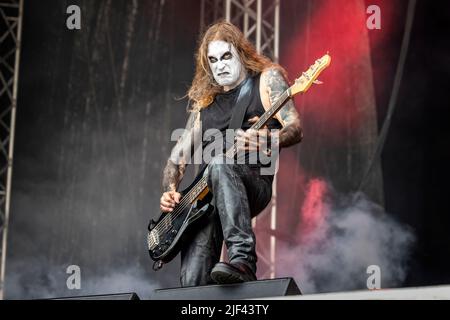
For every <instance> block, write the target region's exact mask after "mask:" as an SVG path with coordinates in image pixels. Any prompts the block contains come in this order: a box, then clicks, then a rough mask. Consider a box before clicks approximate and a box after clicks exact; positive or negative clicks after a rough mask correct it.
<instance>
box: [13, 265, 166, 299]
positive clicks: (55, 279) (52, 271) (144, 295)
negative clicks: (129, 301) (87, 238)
mask: <svg viewBox="0 0 450 320" xmlns="http://www.w3.org/2000/svg"><path fill="white" fill-rule="evenodd" d="M67 267H68V266H58V267H56V266H53V267H46V266H45V263H44V262H43V261H39V260H38V259H33V260H31V259H30V260H28V261H27V262H21V263H18V262H14V263H13V264H11V265H10V266H9V268H10V269H14V271H10V272H9V274H8V277H7V278H6V284H7V290H6V298H7V299H52V298H62V297H74V296H89V295H110V294H118V293H131V292H135V293H137V295H138V296H139V298H140V299H150V298H151V296H152V294H153V293H154V290H155V289H158V288H160V287H161V286H160V284H159V283H158V282H156V281H155V280H153V279H151V277H149V275H148V274H146V272H145V270H144V269H141V268H139V267H137V266H136V267H128V268H123V269H122V270H121V269H117V270H105V273H104V274H103V275H94V274H90V273H89V272H88V271H86V270H84V269H83V267H80V270H81V273H80V279H81V280H80V288H79V289H69V288H68V286H67V279H68V278H69V277H70V276H71V275H72V273H66V270H67ZM23 270H26V272H22V271H23Z"/></svg>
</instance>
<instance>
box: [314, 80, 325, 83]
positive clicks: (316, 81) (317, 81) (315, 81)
mask: <svg viewBox="0 0 450 320" xmlns="http://www.w3.org/2000/svg"><path fill="white" fill-rule="evenodd" d="M313 83H314V84H323V82H322V81H320V80H314V81H313Z"/></svg>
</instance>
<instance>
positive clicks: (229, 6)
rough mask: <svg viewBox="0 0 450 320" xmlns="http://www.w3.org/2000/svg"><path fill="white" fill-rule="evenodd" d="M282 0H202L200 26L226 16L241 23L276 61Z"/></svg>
mask: <svg viewBox="0 0 450 320" xmlns="http://www.w3.org/2000/svg"><path fill="white" fill-rule="evenodd" d="M280 1H281V0H202V2H201V15H200V19H201V22H200V26H201V29H202V31H203V30H204V29H205V28H206V27H207V26H208V25H209V24H211V23H214V22H215V21H217V20H219V19H225V20H226V21H229V22H231V23H233V24H234V25H236V26H238V27H239V28H240V29H241V30H242V31H243V32H244V34H245V36H246V38H247V39H250V40H251V41H252V42H253V44H254V45H255V47H256V50H257V51H258V53H261V54H264V55H266V56H268V57H269V58H271V59H272V60H273V61H274V62H278V59H279V47H280Z"/></svg>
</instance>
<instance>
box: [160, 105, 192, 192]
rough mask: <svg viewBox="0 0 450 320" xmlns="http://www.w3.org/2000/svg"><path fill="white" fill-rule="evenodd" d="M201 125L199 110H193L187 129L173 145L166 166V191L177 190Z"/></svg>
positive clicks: (164, 179) (163, 181)
mask: <svg viewBox="0 0 450 320" xmlns="http://www.w3.org/2000/svg"><path fill="white" fill-rule="evenodd" d="M199 125H200V114H199V112H192V113H191V114H190V116H189V119H188V121H187V124H186V128H185V129H186V130H185V131H184V133H183V135H182V136H181V137H180V138H179V139H178V141H177V143H176V144H175V146H174V147H173V149H172V151H171V155H170V158H169V160H168V161H167V164H166V167H165V168H164V171H163V180H162V187H163V190H164V191H165V192H166V191H175V190H176V189H177V187H178V184H179V183H180V181H181V179H182V178H183V176H184V172H185V170H186V164H187V163H188V162H189V158H190V157H191V154H192V151H193V150H192V148H193V137H194V134H195V130H197V129H199Z"/></svg>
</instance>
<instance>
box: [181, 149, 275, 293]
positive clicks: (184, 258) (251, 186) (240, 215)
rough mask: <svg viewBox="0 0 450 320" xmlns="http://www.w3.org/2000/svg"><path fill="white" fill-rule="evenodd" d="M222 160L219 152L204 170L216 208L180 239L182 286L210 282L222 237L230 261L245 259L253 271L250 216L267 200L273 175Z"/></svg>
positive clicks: (253, 247)
mask: <svg viewBox="0 0 450 320" xmlns="http://www.w3.org/2000/svg"><path fill="white" fill-rule="evenodd" d="M225 161H226V160H225V158H224V156H223V155H221V156H218V157H216V158H214V159H213V160H212V161H211V162H210V163H209V164H208V167H207V170H206V171H205V174H207V175H208V188H209V190H210V191H211V193H212V195H213V198H212V204H213V206H214V208H215V209H214V212H213V213H212V214H210V215H208V216H207V217H203V218H202V219H203V220H202V221H199V223H198V224H197V225H196V226H195V230H192V231H191V232H190V233H189V235H188V236H187V237H186V238H185V239H183V244H182V246H183V247H182V249H181V277H180V278H181V279H180V280H181V285H182V286H183V287H185V286H198V285H206V284H210V283H212V281H211V277H210V272H211V269H212V268H213V267H214V265H215V264H216V263H217V262H219V260H220V254H221V250H222V241H223V240H225V245H226V247H227V253H228V258H229V261H230V262H236V261H239V262H241V263H245V264H247V265H248V266H249V267H250V268H251V269H252V270H253V271H254V272H255V273H256V260H257V257H256V248H255V246H256V239H255V234H254V233H253V230H252V224H251V219H252V217H254V216H256V215H257V214H259V213H260V212H261V211H262V210H263V209H264V208H265V207H266V206H267V204H268V203H269V202H270V199H271V197H272V181H273V176H267V175H260V169H259V168H252V167H249V166H248V165H245V164H226V163H225Z"/></svg>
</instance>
